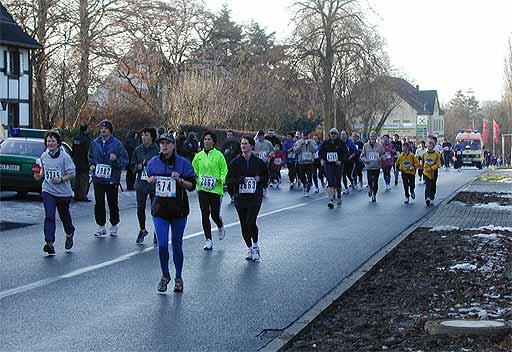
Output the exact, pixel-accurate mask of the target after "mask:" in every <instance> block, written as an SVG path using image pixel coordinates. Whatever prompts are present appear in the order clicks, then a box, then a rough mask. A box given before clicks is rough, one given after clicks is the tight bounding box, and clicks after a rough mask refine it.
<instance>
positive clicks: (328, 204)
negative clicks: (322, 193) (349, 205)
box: [327, 200, 334, 209]
mask: <svg viewBox="0 0 512 352" xmlns="http://www.w3.org/2000/svg"><path fill="white" fill-rule="evenodd" d="M327 207H328V208H329V209H334V203H333V202H332V200H330V201H329V203H327Z"/></svg>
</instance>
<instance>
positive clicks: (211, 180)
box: [199, 176, 217, 191]
mask: <svg viewBox="0 0 512 352" xmlns="http://www.w3.org/2000/svg"><path fill="white" fill-rule="evenodd" d="M199 183H200V185H201V189H204V190H205V191H211V190H212V189H214V188H215V186H216V185H217V179H216V178H215V177H211V176H201V178H200V180H199Z"/></svg>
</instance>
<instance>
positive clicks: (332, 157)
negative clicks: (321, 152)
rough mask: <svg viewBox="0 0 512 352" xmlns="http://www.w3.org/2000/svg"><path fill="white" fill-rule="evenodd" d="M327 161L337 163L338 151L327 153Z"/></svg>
mask: <svg viewBox="0 0 512 352" xmlns="http://www.w3.org/2000/svg"><path fill="white" fill-rule="evenodd" d="M327 161H328V162H330V163H335V162H336V161H338V153H337V152H328V153H327Z"/></svg>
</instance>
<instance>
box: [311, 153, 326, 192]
mask: <svg viewBox="0 0 512 352" xmlns="http://www.w3.org/2000/svg"><path fill="white" fill-rule="evenodd" d="M318 179H320V183H322V184H323V183H324V168H323V167H322V165H321V164H320V160H315V162H314V163H313V183H314V184H315V187H316V188H318Z"/></svg>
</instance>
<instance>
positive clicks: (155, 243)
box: [153, 232, 158, 246]
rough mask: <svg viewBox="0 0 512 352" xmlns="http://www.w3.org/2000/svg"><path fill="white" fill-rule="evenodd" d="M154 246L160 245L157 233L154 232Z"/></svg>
mask: <svg viewBox="0 0 512 352" xmlns="http://www.w3.org/2000/svg"><path fill="white" fill-rule="evenodd" d="M153 245H154V246H157V245H158V240H157V239H156V233H154V232H153Z"/></svg>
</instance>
